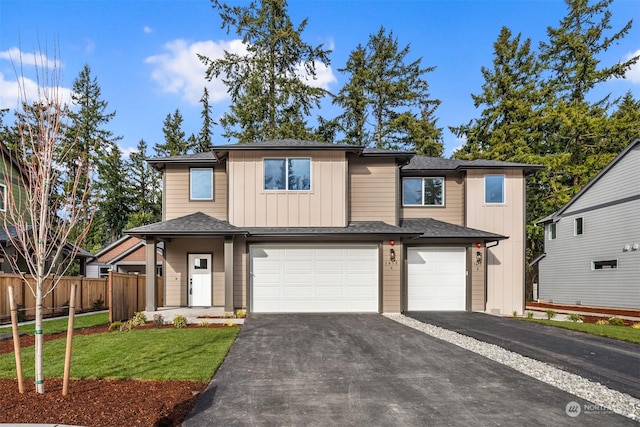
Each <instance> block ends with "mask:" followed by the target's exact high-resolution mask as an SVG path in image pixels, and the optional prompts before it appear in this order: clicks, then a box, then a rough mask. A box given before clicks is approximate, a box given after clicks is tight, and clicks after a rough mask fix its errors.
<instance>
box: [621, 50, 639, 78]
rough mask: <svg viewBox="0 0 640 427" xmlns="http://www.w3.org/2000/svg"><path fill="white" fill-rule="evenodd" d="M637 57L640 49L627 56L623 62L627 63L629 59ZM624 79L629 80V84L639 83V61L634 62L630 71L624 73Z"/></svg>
mask: <svg viewBox="0 0 640 427" xmlns="http://www.w3.org/2000/svg"><path fill="white" fill-rule="evenodd" d="M638 55H640V49H638V50H636V51H635V52H633V53H630V54H629V55H627V57H626V58H625V60H626V61H628V60H629V59H631V58H633V57H634V56H638ZM625 78H626V79H627V80H629V81H630V82H631V83H640V61H638V62H636V63H635V64H634V65H632V66H631V69H630V70H629V71H627V72H626V74H625Z"/></svg>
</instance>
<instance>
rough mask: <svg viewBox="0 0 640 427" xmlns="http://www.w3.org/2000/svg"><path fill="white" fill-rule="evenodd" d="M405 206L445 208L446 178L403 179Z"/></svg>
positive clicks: (403, 202)
mask: <svg viewBox="0 0 640 427" xmlns="http://www.w3.org/2000/svg"><path fill="white" fill-rule="evenodd" d="M402 204H403V205H404V206H444V178H442V177H435V178H433V177H425V178H403V179H402Z"/></svg>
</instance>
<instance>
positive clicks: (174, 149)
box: [154, 108, 195, 157]
mask: <svg viewBox="0 0 640 427" xmlns="http://www.w3.org/2000/svg"><path fill="white" fill-rule="evenodd" d="M182 122H183V119H182V114H180V110H179V109H177V108H176V111H175V112H174V113H173V115H171V114H167V117H166V118H165V119H164V122H163V126H162V133H163V134H164V143H162V144H156V145H155V147H154V148H155V151H156V154H157V155H158V156H159V157H166V156H180V155H183V154H187V153H189V152H190V151H191V150H192V149H193V148H194V146H195V141H194V139H195V138H194V139H191V140H187V139H185V133H184V131H183V130H182Z"/></svg>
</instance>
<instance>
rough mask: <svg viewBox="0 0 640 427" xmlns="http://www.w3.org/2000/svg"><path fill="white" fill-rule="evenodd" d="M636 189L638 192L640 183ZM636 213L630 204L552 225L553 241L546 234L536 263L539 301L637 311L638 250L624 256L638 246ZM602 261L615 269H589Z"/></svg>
mask: <svg viewBox="0 0 640 427" xmlns="http://www.w3.org/2000/svg"><path fill="white" fill-rule="evenodd" d="M638 168H640V166H638ZM612 171H613V169H612ZM636 171H638V169H636ZM636 175H637V174H636ZM603 178H605V177H603ZM627 185H629V182H627ZM635 189H636V191H640V180H637V181H636V185H635ZM584 195H587V193H585V194H584ZM639 212H640V200H634V201H631V202H626V203H623V204H619V205H614V206H609V207H606V208H601V209H597V210H593V211H589V212H584V213H582V214H578V215H569V216H565V217H562V218H561V219H560V221H558V222H557V224H556V227H557V228H556V230H557V238H556V239H555V240H549V234H548V232H546V233H545V252H546V253H547V256H546V257H545V258H544V259H542V261H540V277H539V282H540V283H539V291H540V298H541V299H543V300H545V301H553V302H556V303H566V304H575V303H576V302H578V301H579V302H580V303H581V304H582V305H592V306H602V307H627V308H640V250H636V251H623V248H624V246H625V245H633V244H636V243H637V244H640V216H639V215H638V213H639ZM576 217H582V218H583V221H584V234H583V235H581V236H574V225H573V224H574V219H575V218H576ZM547 231H548V226H547ZM604 260H617V261H618V268H617V269H608V270H592V262H593V261H604Z"/></svg>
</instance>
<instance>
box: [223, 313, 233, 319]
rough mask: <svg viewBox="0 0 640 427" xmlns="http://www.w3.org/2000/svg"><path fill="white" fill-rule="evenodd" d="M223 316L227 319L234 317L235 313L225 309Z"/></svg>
mask: <svg viewBox="0 0 640 427" xmlns="http://www.w3.org/2000/svg"><path fill="white" fill-rule="evenodd" d="M222 317H223V318H225V319H231V318H233V313H232V312H229V311H225V312H224V314H223V315H222Z"/></svg>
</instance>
